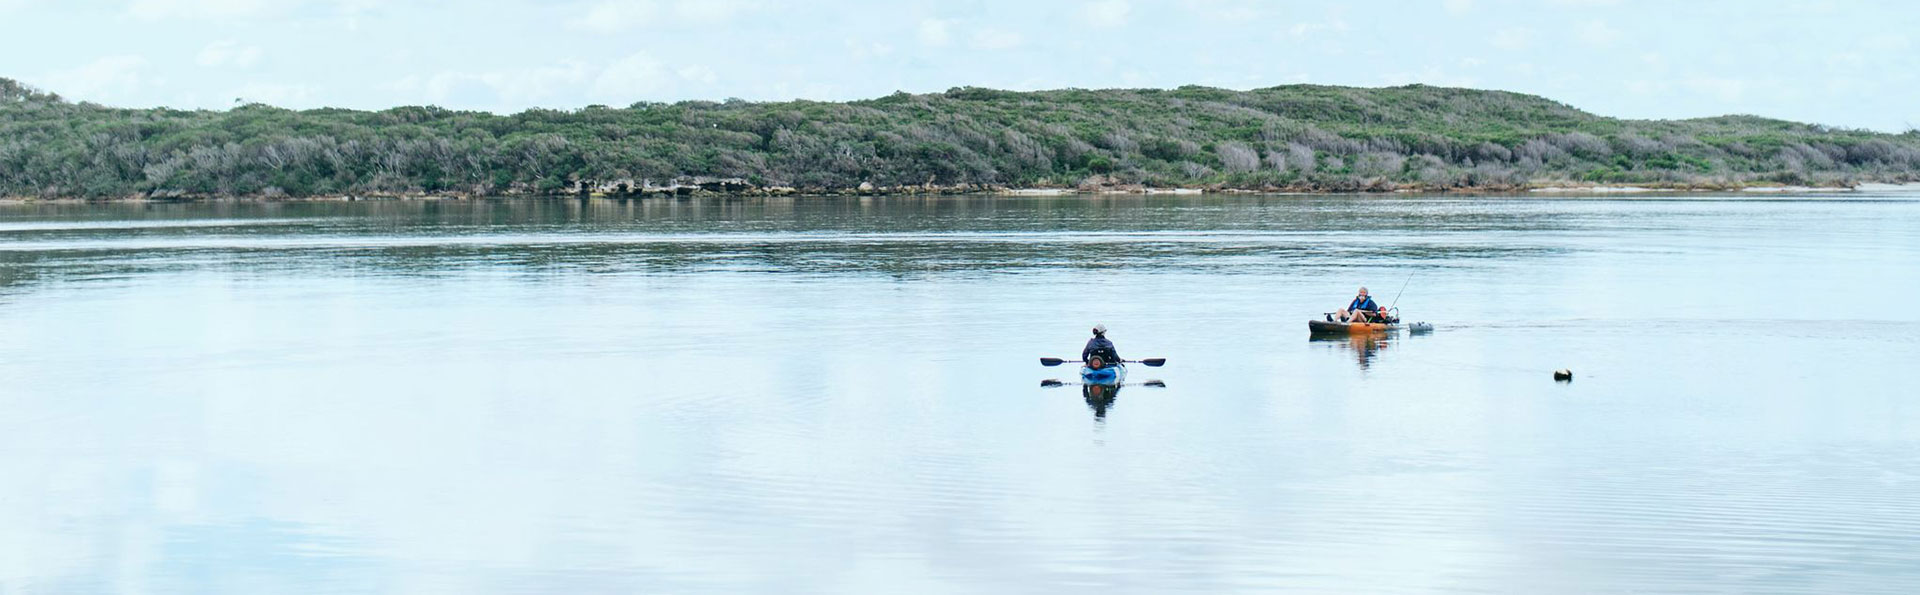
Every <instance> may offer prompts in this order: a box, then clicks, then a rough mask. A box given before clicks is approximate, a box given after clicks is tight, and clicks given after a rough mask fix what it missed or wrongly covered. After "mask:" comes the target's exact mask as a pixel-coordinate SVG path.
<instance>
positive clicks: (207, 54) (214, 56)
mask: <svg viewBox="0 0 1920 595" xmlns="http://www.w3.org/2000/svg"><path fill="white" fill-rule="evenodd" d="M194 61H195V62H197V63H199V64H200V65H201V66H207V67H219V66H235V67H239V68H250V67H252V66H253V65H255V64H259V63H260V47H259V46H251V45H249V46H242V45H240V43H239V42H236V41H216V42H213V43H210V44H207V47H204V48H200V55H199V56H198V57H197V58H195V60H194Z"/></svg>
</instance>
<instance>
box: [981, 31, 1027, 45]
mask: <svg viewBox="0 0 1920 595" xmlns="http://www.w3.org/2000/svg"><path fill="white" fill-rule="evenodd" d="M1026 42H1027V38H1026V37H1025V36H1022V35H1020V34H1019V33H1016V32H1013V31H1008V30H1006V29H994V28H989V29H981V30H979V31H975V32H974V33H973V42H972V43H971V45H972V46H973V48H974V49H980V50H1008V49H1013V48H1017V47H1020V46H1021V45H1022V44H1025V43H1026Z"/></svg>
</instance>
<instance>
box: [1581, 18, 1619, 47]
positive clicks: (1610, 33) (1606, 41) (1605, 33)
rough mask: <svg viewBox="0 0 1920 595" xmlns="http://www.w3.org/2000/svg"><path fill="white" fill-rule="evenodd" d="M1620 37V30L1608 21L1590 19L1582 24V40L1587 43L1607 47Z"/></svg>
mask: <svg viewBox="0 0 1920 595" xmlns="http://www.w3.org/2000/svg"><path fill="white" fill-rule="evenodd" d="M1619 39H1620V30H1619V29H1615V28H1613V27H1611V26H1608V25H1607V22H1606V21H1589V22H1588V23H1587V24H1585V25H1581V26H1580V41H1583V42H1586V43H1587V45H1593V46H1599V47H1606V46H1610V45H1613V42H1615V41H1618V40H1619Z"/></svg>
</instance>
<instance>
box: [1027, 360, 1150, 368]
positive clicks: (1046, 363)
mask: <svg viewBox="0 0 1920 595" xmlns="http://www.w3.org/2000/svg"><path fill="white" fill-rule="evenodd" d="M1084 363H1086V362H1085V361H1082V360H1077V359H1060V358H1057V357H1043V358H1040V365H1042V366H1047V367H1049V368H1051V367H1053V366H1058V365H1060V364H1084ZM1120 363H1123V364H1141V365H1144V366H1147V367H1149V368H1158V367H1160V366H1164V365H1167V358H1164V357H1150V358H1147V359H1143V360H1125V359H1123V360H1120Z"/></svg>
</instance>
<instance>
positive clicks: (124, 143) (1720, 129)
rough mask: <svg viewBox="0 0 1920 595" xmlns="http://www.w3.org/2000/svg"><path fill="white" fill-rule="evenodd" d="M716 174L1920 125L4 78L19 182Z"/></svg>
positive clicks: (1006, 181)
mask: <svg viewBox="0 0 1920 595" xmlns="http://www.w3.org/2000/svg"><path fill="white" fill-rule="evenodd" d="M694 176H706V177H717V178H740V179H743V180H745V181H746V182H748V183H750V184H752V185H755V186H757V187H795V188H799V189H801V190H802V191H807V190H814V191H835V190H847V189H852V188H855V187H858V186H860V185H861V184H863V183H868V184H872V185H873V186H875V187H881V188H895V189H898V188H900V187H907V186H919V187H924V186H927V185H932V186H938V187H942V188H943V189H947V190H953V189H966V188H979V187H985V186H1076V185H1081V186H1103V187H1116V186H1119V187H1126V186H1144V187H1174V186H1180V187H1195V186H1206V187H1216V188H1246V189H1287V190H1384V189H1392V188H1407V187H1417V188H1425V189H1432V190H1442V189H1508V188H1517V187H1524V186H1528V185H1563V184H1578V183H1589V182H1593V183H1634V184H1655V185H1666V186H1690V187H1735V186H1740V185H1745V184H1760V183H1768V184H1822V185H1835V184H1848V183H1854V182H1863V181H1889V182H1891V181H1911V180H1920V133H1916V132H1912V131H1910V132H1908V133H1906V134H1898V135H1896V134H1883V133H1875V132H1869V131H1862V130H1845V129H1835V128H1828V127H1823V126H1818V125H1809V124H1799V123H1794V122H1785V121H1780V120H1771V119H1765V118H1759V117H1752V116H1727V117H1718V118H1703V119H1696V120H1678V121H1644V120H1619V119H1613V118H1605V117H1599V116H1594V115H1592V114H1588V113H1585V112H1582V111H1580V110H1577V109H1574V108H1572V107H1569V106H1567V105H1564V104H1560V103H1556V102H1553V101H1550V100H1547V99H1543V98H1540V97H1534V96H1529V95H1521V94H1517V93H1507V92H1500V91H1479V90H1470V89H1451V88H1437V87H1427V86H1421V85H1414V86H1407V87H1394V88H1378V89H1372V88H1348V87H1327V86H1313V85H1293V86H1285V87H1275V88H1270V89H1258V90H1253V91H1244V92H1242V91H1229V90H1222V89H1213V88H1204V87H1183V88H1180V89H1174V90H1156V89H1114V90H1080V89H1069V90H1059V91H1039V92H1010V91H996V90H991V89H980V88H958V89H953V90H950V91H947V92H946V93H937V94H927V95H911V94H906V93H896V94H894V95H890V96H887V97H882V98H879V99H872V100H866V101H854V102H848V103H825V102H813V101H793V102H783V103H755V102H746V101H738V100H729V101H727V102H725V103H714V102H706V101H689V102H681V103H674V104H663V103H637V104H634V105H632V106H630V107H627V108H609V107H605V106H590V107H587V108H583V109H578V110H571V111H557V110H544V109H536V110H529V111H526V112H521V113H518V114H514V115H509V116H501V115H494V114H489V113H484V112H463V111H452V110H446V109H441V108H437V107H398V108H393V109H388V110H383V111H378V112H365V111H353V110H343V109H317V110H307V111H291V110H285V109H279V108H274V107H270V106H265V105H258V104H255V105H247V106H243V107H237V108H234V109H231V110H228V111H182V110H174V109H118V108H109V107H103V106H98V105H93V104H88V103H78V104H76V103H71V102H67V101H64V100H62V99H61V98H60V97H58V96H57V95H52V94H47V93H43V92H40V91H37V90H34V89H32V88H30V87H26V86H24V85H21V84H20V83H17V82H15V81H11V80H7V79H0V195H5V196H42V197H125V196H141V195H149V196H315V195H333V194H349V193H350V194H388V193H395V194H405V193H423V192H424V193H450V194H473V195H485V194H509V193H535V194H548V193H560V192H568V191H572V190H573V189H575V188H577V187H580V186H587V187H594V186H598V187H600V188H610V187H617V188H619V189H621V190H622V191H625V190H631V189H634V188H637V187H644V186H659V185H667V184H670V183H672V182H673V181H675V180H684V179H687V178H689V177H694ZM615 184H618V186H615Z"/></svg>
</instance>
